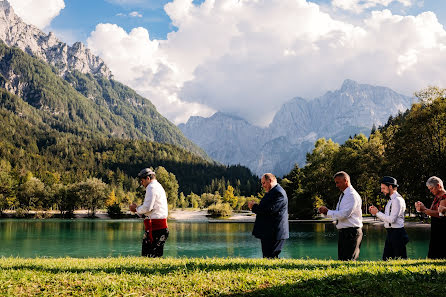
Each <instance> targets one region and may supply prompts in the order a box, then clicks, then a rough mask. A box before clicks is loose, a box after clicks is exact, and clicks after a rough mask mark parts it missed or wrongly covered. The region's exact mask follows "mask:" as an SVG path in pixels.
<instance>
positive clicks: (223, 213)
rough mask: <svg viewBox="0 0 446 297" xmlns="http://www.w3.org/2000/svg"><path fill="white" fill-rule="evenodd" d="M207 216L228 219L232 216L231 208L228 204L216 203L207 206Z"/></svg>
mask: <svg viewBox="0 0 446 297" xmlns="http://www.w3.org/2000/svg"><path fill="white" fill-rule="evenodd" d="M208 214H209V215H210V216H211V217H229V216H230V215H231V214H232V208H231V206H230V205H229V203H217V204H214V205H211V206H209V208H208Z"/></svg>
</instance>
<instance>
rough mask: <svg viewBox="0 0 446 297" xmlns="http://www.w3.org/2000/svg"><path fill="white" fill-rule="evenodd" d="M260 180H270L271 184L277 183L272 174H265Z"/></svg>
mask: <svg viewBox="0 0 446 297" xmlns="http://www.w3.org/2000/svg"><path fill="white" fill-rule="evenodd" d="M262 178H264V179H265V180H270V181H272V182H275V181H277V178H276V176H275V175H274V174H272V173H265V174H264V175H262Z"/></svg>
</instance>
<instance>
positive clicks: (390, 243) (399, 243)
mask: <svg viewBox="0 0 446 297" xmlns="http://www.w3.org/2000/svg"><path fill="white" fill-rule="evenodd" d="M386 230H387V237H386V243H385V245H384V252H383V260H389V259H396V258H401V259H407V250H406V244H407V243H408V242H409V236H408V235H407V233H406V230H405V229H404V228H386Z"/></svg>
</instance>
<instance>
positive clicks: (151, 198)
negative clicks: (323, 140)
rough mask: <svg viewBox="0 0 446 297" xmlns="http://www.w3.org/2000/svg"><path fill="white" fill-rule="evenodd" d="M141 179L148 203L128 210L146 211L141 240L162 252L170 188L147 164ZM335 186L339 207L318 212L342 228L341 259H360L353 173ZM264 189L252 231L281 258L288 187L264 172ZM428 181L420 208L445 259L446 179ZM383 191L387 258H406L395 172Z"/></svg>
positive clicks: (148, 250) (337, 178)
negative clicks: (426, 200)
mask: <svg viewBox="0 0 446 297" xmlns="http://www.w3.org/2000/svg"><path fill="white" fill-rule="evenodd" d="M138 178H139V180H140V183H141V185H142V186H143V187H145V188H146V194H145V198H144V202H143V204H142V205H141V206H139V207H137V205H136V204H134V203H133V204H131V205H130V211H132V212H136V213H138V214H139V215H145V216H146V218H145V219H144V226H145V233H144V237H143V242H142V255H143V256H147V257H161V256H162V255H163V248H164V244H165V242H166V240H167V238H168V236H169V229H168V227H167V216H168V205H167V197H166V193H165V191H164V189H163V187H162V186H161V184H160V183H159V182H158V181H157V180H156V175H155V172H153V171H152V170H150V169H149V168H145V169H143V170H141V172H140V173H139V174H138ZM333 178H334V182H335V184H336V187H337V188H338V189H339V190H340V191H341V194H340V196H339V199H338V203H337V205H336V209H332V210H331V209H328V208H327V207H326V206H321V207H319V209H318V211H319V213H321V214H323V215H326V216H328V217H331V218H333V219H334V220H335V223H336V228H337V229H338V233H339V236H338V259H339V260H356V259H358V257H359V252H360V247H361V241H362V237H363V233H362V226H363V224H362V200H361V197H360V195H359V194H358V192H356V190H355V189H354V188H353V186H352V185H351V182H350V176H349V175H348V174H347V173H346V172H344V171H340V172H337V173H336V174H335V175H334V177H333ZM261 183H262V187H263V189H264V190H265V195H264V197H263V198H262V199H261V200H260V202H259V203H254V202H253V201H248V207H249V209H251V211H252V212H253V213H255V214H256V221H255V223H254V229H253V232H252V234H253V235H254V236H255V237H257V238H259V239H260V241H261V246H262V254H263V257H264V258H278V256H279V254H280V253H281V250H282V247H283V245H284V242H285V240H286V239H288V238H289V223H288V197H287V194H286V192H285V190H284V189H283V188H282V187H281V186H280V184H279V183H278V182H277V179H276V177H275V176H274V175H273V174H271V173H265V174H264V175H263V176H262V178H261ZM426 186H427V187H428V188H429V190H430V191H431V193H432V194H433V195H434V196H435V199H434V202H433V204H432V206H431V207H430V208H429V209H428V208H426V207H425V206H424V204H423V203H421V202H420V201H417V202H416V203H415V207H416V209H417V211H419V212H423V213H425V214H427V215H429V216H431V217H432V228H431V241H430V245H429V254H428V257H429V258H432V259H438V258H446V250H445V249H444V244H445V239H444V238H445V237H444V236H443V235H442V233H443V232H444V231H445V230H446V218H440V217H441V216H442V214H443V213H444V212H446V191H445V190H444V187H443V182H442V180H441V179H439V178H438V177H435V176H433V177H431V178H429V179H428V181H427V182H426ZM381 192H382V193H383V194H385V195H386V196H387V197H388V198H389V200H388V202H387V205H386V207H385V209H384V212H381V211H379V210H378V208H377V207H375V206H374V205H372V206H370V207H369V212H370V213H371V214H372V215H374V216H376V217H377V218H379V219H380V220H382V221H383V222H384V227H385V228H386V230H387V237H386V241H385V246H384V252H383V260H388V259H392V258H393V259H395V258H402V259H405V258H407V251H406V244H407V243H408V242H409V237H408V235H407V232H406V230H405V229H404V215H405V210H406V203H405V201H404V199H403V197H402V196H401V195H400V194H399V193H398V184H397V180H396V179H395V178H393V177H391V176H384V177H383V178H382V179H381Z"/></svg>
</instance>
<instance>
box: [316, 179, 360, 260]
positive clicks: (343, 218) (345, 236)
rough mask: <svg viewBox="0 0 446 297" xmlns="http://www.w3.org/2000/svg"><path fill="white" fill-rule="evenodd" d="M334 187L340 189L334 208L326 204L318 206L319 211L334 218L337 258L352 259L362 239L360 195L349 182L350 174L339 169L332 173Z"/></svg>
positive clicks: (355, 256)
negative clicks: (336, 233)
mask: <svg viewBox="0 0 446 297" xmlns="http://www.w3.org/2000/svg"><path fill="white" fill-rule="evenodd" d="M334 181H335V183H336V187H337V188H338V189H339V190H341V192H342V193H341V195H340V196H339V201H338V204H337V206H336V209H335V210H329V209H328V208H327V207H326V206H321V207H319V213H321V214H324V215H327V216H329V217H332V218H333V219H336V228H337V229H338V231H339V237H338V259H339V260H343V261H346V260H353V261H355V260H356V259H358V257H359V251H360V247H361V241H362V210H361V205H362V201H361V196H359V194H358V192H356V190H355V189H354V188H353V187H352V185H351V184H350V176H349V175H348V174H347V173H346V172H344V171H339V172H337V173H336V174H335V175H334Z"/></svg>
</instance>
